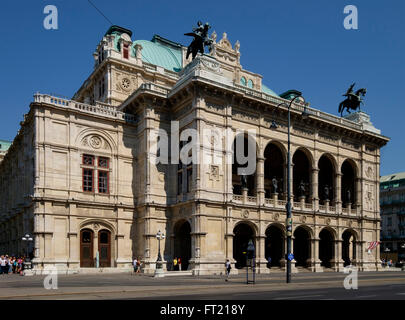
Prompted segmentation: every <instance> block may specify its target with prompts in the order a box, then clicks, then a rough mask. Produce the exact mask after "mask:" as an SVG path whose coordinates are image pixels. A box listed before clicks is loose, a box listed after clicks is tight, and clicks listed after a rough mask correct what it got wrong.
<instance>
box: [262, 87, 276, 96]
mask: <svg viewBox="0 0 405 320" xmlns="http://www.w3.org/2000/svg"><path fill="white" fill-rule="evenodd" d="M262 92H264V93H267V94H269V95H271V96H274V97H278V95H277V93H275V92H274V91H273V90H271V89H270V88H269V87H267V86H265V85H264V84H262Z"/></svg>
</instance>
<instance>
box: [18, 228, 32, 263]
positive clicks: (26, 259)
mask: <svg viewBox="0 0 405 320" xmlns="http://www.w3.org/2000/svg"><path fill="white" fill-rule="evenodd" d="M21 240H22V241H26V247H25V248H26V250H25V260H24V265H25V269H29V266H30V265H31V262H30V257H29V255H28V246H29V243H30V241H34V240H33V239H32V237H31V236H30V235H29V234H28V233H27V234H26V235H25V236H24V237H22V238H21Z"/></svg>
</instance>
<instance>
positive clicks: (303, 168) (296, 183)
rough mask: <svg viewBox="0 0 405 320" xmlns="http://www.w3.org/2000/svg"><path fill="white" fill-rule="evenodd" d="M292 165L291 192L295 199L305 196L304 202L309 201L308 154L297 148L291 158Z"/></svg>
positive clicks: (309, 169)
mask: <svg viewBox="0 0 405 320" xmlns="http://www.w3.org/2000/svg"><path fill="white" fill-rule="evenodd" d="M292 163H293V164H294V167H293V194H294V198H295V200H296V201H298V200H299V198H300V197H301V196H305V202H310V200H311V199H310V197H311V179H310V172H311V164H310V160H309V158H308V156H307V155H306V154H305V152H304V151H303V150H301V149H298V150H297V151H296V152H295V153H294V156H293V158H292Z"/></svg>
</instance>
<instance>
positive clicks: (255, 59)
mask: <svg viewBox="0 0 405 320" xmlns="http://www.w3.org/2000/svg"><path fill="white" fill-rule="evenodd" d="M92 1H93V3H94V4H95V5H96V6H97V7H98V8H99V9H100V10H101V11H103V13H104V14H105V15H106V16H107V17H108V18H109V19H110V20H112V22H113V23H114V24H117V25H121V26H123V27H126V28H129V29H131V30H132V31H133V39H147V40H150V39H151V38H152V36H153V34H159V35H161V36H163V37H165V38H168V39H171V40H173V41H176V42H180V43H182V44H184V45H188V44H189V43H190V38H189V37H187V36H184V35H183V34H184V33H185V32H190V31H191V28H192V27H193V26H194V25H196V22H197V21H198V20H202V21H203V22H206V21H209V22H210V23H211V25H212V26H213V29H211V31H212V30H215V31H216V32H217V34H218V39H220V38H221V36H222V33H223V32H224V31H225V32H227V34H228V38H229V39H230V41H231V43H232V44H234V43H235V42H236V40H239V41H240V43H241V48H240V51H241V64H242V66H243V67H244V68H245V69H247V70H250V71H253V72H257V73H259V74H261V75H263V83H265V84H266V85H267V86H268V87H270V88H271V89H273V90H274V91H275V92H277V93H281V92H284V91H286V90H288V89H292V88H294V89H298V90H300V91H302V92H303V94H304V96H305V98H306V99H307V100H308V101H309V102H310V103H311V106H312V107H314V108H317V109H321V110H323V111H326V112H329V113H332V114H336V115H337V106H338V104H339V102H340V101H341V100H342V94H343V93H344V92H345V91H346V89H347V88H348V86H349V85H350V84H351V83H352V82H353V81H354V82H356V83H357V86H359V87H365V88H367V96H366V98H365V103H366V106H365V107H364V110H365V111H367V112H368V113H369V114H371V120H372V122H373V123H374V125H375V126H376V127H377V128H379V129H381V130H382V134H384V135H386V136H388V137H390V138H391V141H390V142H389V144H388V145H387V146H385V147H384V148H383V149H382V152H381V175H385V174H389V173H392V172H398V171H405V161H404V159H405V139H404V136H405V135H404V133H403V130H404V127H405V126H404V125H405V102H404V101H405V97H404V93H405V41H404V40H405V36H404V35H405V32H404V31H405V22H404V21H405V19H404V17H405V1H402V0H398V1H396V0H390V1H369V0H345V1H342V0H334V1H325V0H309V1H302V0H283V1H281V0H280V1H273V0H267V1H256V0H249V1H241V2H238V1H210V0H206V1H190V0H189V1H160V0H155V1H136V0H131V1H130V0H125V1H124V0H115V1H107V0H92ZM48 4H53V5H55V6H56V7H57V8H58V11H59V29H58V30H46V29H44V27H43V20H44V18H45V14H44V13H43V9H44V7H45V6H46V5H48ZM349 4H351V5H356V6H357V8H358V12H359V25H358V27H359V29H358V30H350V31H349V30H346V29H344V27H343V20H344V17H345V14H344V13H343V8H344V7H345V6H346V5H349ZM0 6H1V10H0V30H1V31H0V32H1V38H0V43H1V50H0V70H1V77H0V92H1V99H0V106H1V113H0V139H8V140H12V139H13V138H14V137H15V135H16V133H17V130H18V128H19V122H20V121H21V120H22V118H23V114H24V113H27V112H28V107H29V103H30V102H31V101H32V96H33V94H34V93H35V92H36V91H39V92H42V93H54V94H59V95H63V96H67V97H72V96H73V94H74V93H75V92H76V90H77V89H78V88H79V87H80V86H81V84H82V83H83V81H84V80H85V79H86V77H87V76H88V75H89V74H90V73H91V71H92V68H93V57H92V53H93V52H94V49H95V48H96V45H97V44H98V42H99V40H101V38H102V36H103V35H104V33H105V31H106V30H107V29H108V27H109V26H110V24H109V23H108V22H107V21H106V20H105V19H104V18H103V17H102V16H101V15H100V14H99V13H98V12H97V11H96V10H95V9H94V8H93V7H92V6H91V5H90V4H89V3H88V1H87V0H71V1H67V0H63V1H62V0H47V1H41V0H35V1H33V0H24V1H2V3H1V5H0Z"/></svg>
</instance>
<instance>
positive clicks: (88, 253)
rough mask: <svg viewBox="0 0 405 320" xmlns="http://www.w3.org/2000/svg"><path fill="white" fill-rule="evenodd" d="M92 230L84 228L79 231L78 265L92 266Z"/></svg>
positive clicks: (83, 266)
mask: <svg viewBox="0 0 405 320" xmlns="http://www.w3.org/2000/svg"><path fill="white" fill-rule="evenodd" d="M93 238H94V234H93V231H91V230H89V229H84V230H82V231H80V267H81V268H92V267H94V257H93Z"/></svg>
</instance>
